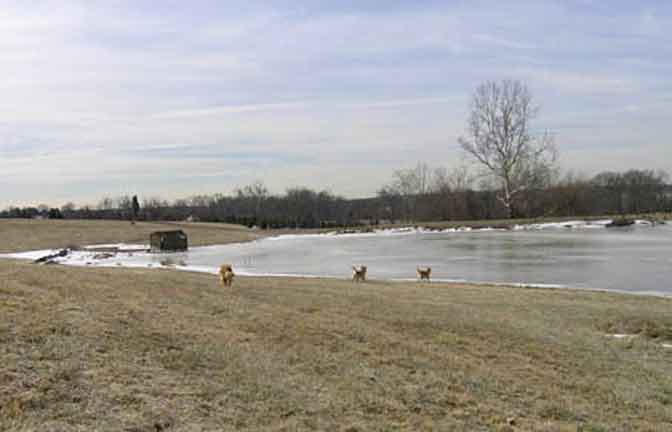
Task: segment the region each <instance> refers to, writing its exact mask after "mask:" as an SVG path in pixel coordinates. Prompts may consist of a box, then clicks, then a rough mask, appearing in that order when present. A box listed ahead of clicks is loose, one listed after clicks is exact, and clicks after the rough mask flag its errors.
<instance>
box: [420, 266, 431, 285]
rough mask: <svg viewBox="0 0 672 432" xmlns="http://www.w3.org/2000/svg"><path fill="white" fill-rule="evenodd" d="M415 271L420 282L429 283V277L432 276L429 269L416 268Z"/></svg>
mask: <svg viewBox="0 0 672 432" xmlns="http://www.w3.org/2000/svg"><path fill="white" fill-rule="evenodd" d="M416 270H417V272H418V277H419V278H420V281H423V280H427V282H429V276H430V275H431V274H432V268H431V267H427V268H421V267H418V268H417V269H416Z"/></svg>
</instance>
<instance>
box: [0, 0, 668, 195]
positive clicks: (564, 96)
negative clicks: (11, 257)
mask: <svg viewBox="0 0 672 432" xmlns="http://www.w3.org/2000/svg"><path fill="white" fill-rule="evenodd" d="M669 28H672V2H667V1H662V0H660V1H637V2H634V1H630V0H627V1H626V0H604V1H599V0H564V1H561V0H530V1H526V0H521V1H515V0H512V1H509V2H501V1H479V0H473V1H449V0H443V1H431V0H429V1H420V0H414V1H410V0H409V1H399V0H389V1H375V0H356V1H355V0H341V1H327V0H313V1H310V0H306V1H299V0H294V1H289V0H287V1H284V0H279V1H263V2H262V1H255V0H230V1H226V2H221V1H198V0H192V1H188V2H187V1H170V0H166V1H161V2H156V1H153V0H134V1H124V0H109V1H95V0H87V1H81V2H78V1H68V2H65V1H63V2H59V1H31V2H26V1H16V2H6V1H0V95H1V97H0V107H1V109H0V208H5V207H7V206H9V205H28V204H34V205H36V204H39V203H47V204H49V205H52V206H58V205H62V204H64V203H65V202H68V201H74V202H75V203H77V204H95V203H97V202H98V201H99V200H100V199H101V198H102V197H103V196H118V195H121V194H138V195H139V197H140V198H141V199H142V198H149V197H162V198H166V199H174V198H181V197H187V196H191V195H196V194H210V193H215V192H220V193H225V194H226V193H230V192H231V191H233V190H234V189H235V188H236V187H240V186H244V185H246V184H249V183H251V182H253V181H256V180H261V181H263V182H264V183H265V184H266V185H267V186H268V188H269V189H270V191H271V192H273V193H282V192H284V191H285V190H286V188H289V187H295V186H309V187H311V188H315V189H327V190H329V191H331V192H333V193H336V194H339V195H343V196H346V197H365V196H372V195H374V194H375V193H376V191H377V190H378V189H379V188H380V187H381V185H383V184H384V183H386V182H389V181H390V180H391V177H392V173H393V171H394V170H396V169H403V168H412V167H414V166H415V165H416V163H417V162H426V163H428V164H429V165H430V166H432V167H447V168H449V169H450V168H452V167H455V166H458V165H461V164H462V163H464V160H463V159H464V155H463V154H462V152H461V150H460V148H459V145H458V143H457V138H458V137H459V136H460V135H464V134H465V126H466V120H467V113H468V108H469V100H470V97H471V95H472V94H473V91H474V89H475V88H476V87H477V86H478V85H479V84H481V83H483V82H484V81H487V80H495V81H499V80H502V79H514V80H521V81H523V82H524V83H525V84H526V85H527V86H528V87H529V89H530V91H531V93H532V95H533V99H534V102H535V103H536V104H538V105H539V106H540V113H539V116H538V117H537V118H536V119H535V122H534V124H533V127H534V128H535V130H538V131H542V130H548V131H550V132H552V133H553V135H554V136H555V141H556V145H557V147H558V150H559V153H560V165H561V167H562V169H563V170H565V171H568V170H572V171H574V172H577V173H581V174H584V175H593V174H595V173H597V172H600V171H605V170H625V169H629V168H642V169H643V168H646V169H649V168H650V169H662V170H666V171H669V172H671V173H672V143H671V142H670V138H669V137H670V136H672V121H671V120H672V80H670V79H669V78H668V77H670V76H672V32H670V31H669V30H668V29H669Z"/></svg>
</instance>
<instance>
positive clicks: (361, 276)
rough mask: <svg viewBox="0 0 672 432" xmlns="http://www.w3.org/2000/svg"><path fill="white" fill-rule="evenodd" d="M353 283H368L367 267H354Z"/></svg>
mask: <svg viewBox="0 0 672 432" xmlns="http://www.w3.org/2000/svg"><path fill="white" fill-rule="evenodd" d="M352 281H353V282H365V281H366V266H360V267H359V268H357V267H355V266H353V267H352Z"/></svg>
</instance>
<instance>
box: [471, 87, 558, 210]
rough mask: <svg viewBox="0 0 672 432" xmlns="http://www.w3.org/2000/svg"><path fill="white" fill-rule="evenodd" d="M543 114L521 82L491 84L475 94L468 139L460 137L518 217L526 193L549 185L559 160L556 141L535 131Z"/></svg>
mask: <svg viewBox="0 0 672 432" xmlns="http://www.w3.org/2000/svg"><path fill="white" fill-rule="evenodd" d="M538 111H539V110H538V108H537V107H536V106H534V105H533V104H532V96H531V94H530V92H529V90H528V89H527V87H526V86H525V85H524V84H522V83H521V82H520V81H509V80H504V81H501V82H499V83H497V82H492V81H488V82H486V83H484V84H482V85H480V86H479V87H478V88H477V89H476V91H475V92H474V95H473V97H472V101H471V112H470V114H469V120H468V123H467V135H468V136H467V137H460V138H459V143H460V145H461V146H462V149H463V150H464V151H465V152H466V154H467V156H469V157H470V158H471V159H472V160H473V161H475V162H476V163H478V164H480V165H481V166H482V167H483V168H484V169H485V171H486V172H487V173H488V174H489V175H490V176H492V177H493V179H494V180H495V181H496V184H497V187H498V188H499V189H500V193H499V194H498V199H499V200H500V201H501V202H502V204H503V205H504V207H505V208H506V210H507V213H508V216H509V217H514V216H516V208H515V206H516V201H517V200H518V199H519V197H520V196H521V194H522V192H524V191H525V190H528V189H533V188H541V187H544V186H547V184H548V182H549V181H550V179H551V178H552V174H553V169H554V166H555V162H556V160H557V152H556V149H555V145H554V143H553V139H552V137H551V136H550V135H549V134H548V133H544V134H541V135H534V134H532V132H531V126H530V122H531V121H532V120H533V119H534V118H535V117H536V116H537V113H538Z"/></svg>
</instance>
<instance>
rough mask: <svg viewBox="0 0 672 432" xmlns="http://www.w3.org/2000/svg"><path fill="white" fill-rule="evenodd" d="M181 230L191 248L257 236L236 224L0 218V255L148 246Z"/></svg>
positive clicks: (244, 239)
mask: <svg viewBox="0 0 672 432" xmlns="http://www.w3.org/2000/svg"><path fill="white" fill-rule="evenodd" d="M170 229H182V230H184V231H185V232H186V233H187V236H188V237H189V244H191V245H210V244H222V243H231V242H241V241H248V240H252V239H255V238H257V237H258V235H257V234H255V233H254V232H252V231H250V230H248V229H247V228H244V227H241V226H239V225H229V224H214V223H188V222H138V223H136V224H135V225H131V224H130V222H126V221H99V220H32V219H0V253H2V252H15V251H27V250H34V249H46V248H61V247H66V246H69V245H88V244H95V243H118V242H127V243H145V244H147V243H149V233H150V232H152V231H160V230H170Z"/></svg>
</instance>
